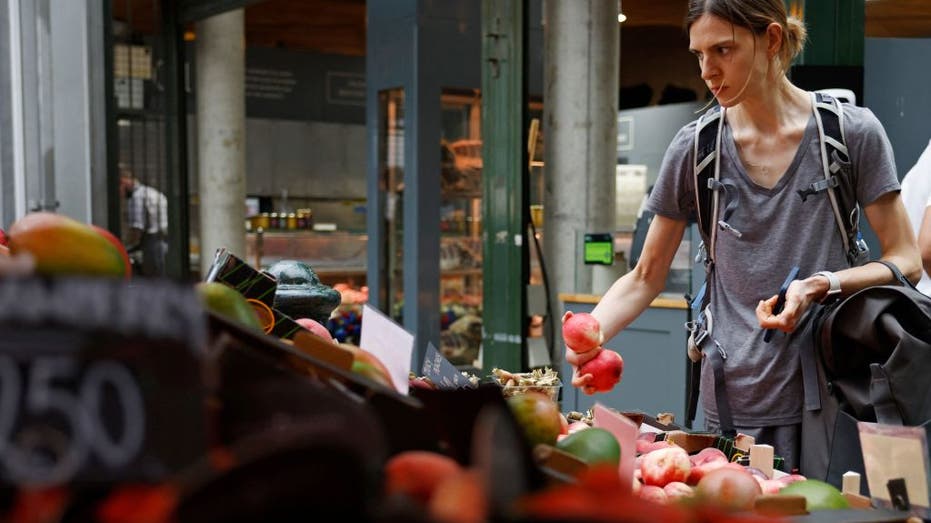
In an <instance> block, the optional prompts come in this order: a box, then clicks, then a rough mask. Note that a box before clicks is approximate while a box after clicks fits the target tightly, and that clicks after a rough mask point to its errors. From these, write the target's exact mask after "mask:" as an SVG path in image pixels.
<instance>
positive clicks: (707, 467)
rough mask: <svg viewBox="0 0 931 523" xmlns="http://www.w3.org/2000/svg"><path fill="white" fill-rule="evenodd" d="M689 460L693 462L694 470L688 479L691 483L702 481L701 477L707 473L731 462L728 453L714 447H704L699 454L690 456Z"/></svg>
mask: <svg viewBox="0 0 931 523" xmlns="http://www.w3.org/2000/svg"><path fill="white" fill-rule="evenodd" d="M689 460H690V461H691V462H692V470H691V472H689V478H688V480H687V481H686V483H688V484H689V485H695V484H697V483H698V482H699V481H701V478H703V477H705V474H708V473H709V472H711V471H712V470H716V469H719V468H721V467H724V466H725V465H727V464H728V463H729V462H728V460H727V454H725V453H723V452H721V451H720V450H718V449H716V448H714V447H708V448H704V449H702V450H701V452H699V453H698V454H695V455H693V456H689Z"/></svg>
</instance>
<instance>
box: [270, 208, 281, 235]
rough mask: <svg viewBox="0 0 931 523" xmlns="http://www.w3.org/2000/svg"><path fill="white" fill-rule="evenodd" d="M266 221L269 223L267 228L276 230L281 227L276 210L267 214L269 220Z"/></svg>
mask: <svg viewBox="0 0 931 523" xmlns="http://www.w3.org/2000/svg"><path fill="white" fill-rule="evenodd" d="M268 222H269V223H268V227H269V229H271V230H273V231H277V230H278V229H280V228H281V220H280V218H279V217H278V213H276V212H273V213H271V214H270V215H269V220H268Z"/></svg>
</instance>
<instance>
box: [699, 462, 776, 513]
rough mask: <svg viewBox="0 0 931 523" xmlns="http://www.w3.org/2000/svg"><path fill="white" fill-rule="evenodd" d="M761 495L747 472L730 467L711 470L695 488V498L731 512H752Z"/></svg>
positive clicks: (761, 490)
mask: <svg viewBox="0 0 931 523" xmlns="http://www.w3.org/2000/svg"><path fill="white" fill-rule="evenodd" d="M739 466H740V465H738V467H739ZM762 493H763V489H761V488H760V485H759V483H757V482H756V480H755V479H753V476H752V475H751V474H750V473H749V472H746V471H744V470H738V469H736V468H732V467H721V468H719V469H717V470H712V471H711V472H709V473H708V474H706V475H705V477H703V478H702V479H701V481H699V482H698V485H697V486H696V487H695V496H696V497H698V498H700V499H703V500H706V501H709V502H711V503H713V504H715V505H718V506H720V507H723V508H727V509H731V510H752V509H753V504H754V503H755V502H756V498H758V497H759V496H760V495H761V494H762Z"/></svg>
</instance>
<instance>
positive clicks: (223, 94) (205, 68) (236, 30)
mask: <svg viewBox="0 0 931 523" xmlns="http://www.w3.org/2000/svg"><path fill="white" fill-rule="evenodd" d="M244 27H245V25H244V18H243V10H242V9H236V10H233V11H228V12H226V13H223V14H220V15H216V16H213V17H211V18H208V19H206V20H203V21H201V22H198V23H197V29H196V33H197V44H196V55H195V60H196V62H195V68H196V89H197V90H196V96H197V103H196V105H197V158H198V162H197V167H198V178H199V185H198V195H199V199H200V254H201V256H200V266H201V271H202V273H205V272H206V270H207V268H208V267H209V266H210V264H211V263H212V262H213V254H214V252H216V250H217V249H218V248H221V247H225V248H226V249H228V250H229V251H230V252H232V253H233V254H235V255H236V256H239V257H240V258H243V259H245V254H246V252H245V251H246V248H245V244H246V238H245V227H244V221H245V198H246V144H245V141H246V102H245V96H246V95H245V92H246V91H245V71H246V63H245V62H246V58H245V29H244Z"/></svg>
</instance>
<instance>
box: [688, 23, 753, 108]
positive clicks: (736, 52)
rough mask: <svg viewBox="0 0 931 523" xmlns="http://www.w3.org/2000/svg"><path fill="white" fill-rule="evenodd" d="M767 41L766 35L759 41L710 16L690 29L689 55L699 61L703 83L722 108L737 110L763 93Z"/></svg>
mask: <svg viewBox="0 0 931 523" xmlns="http://www.w3.org/2000/svg"><path fill="white" fill-rule="evenodd" d="M766 41H767V39H766V36H765V35H763V36H761V37H757V36H755V35H753V33H751V32H750V30H749V29H747V28H745V27H740V26H737V25H734V24H732V23H730V22H728V21H727V20H724V19H722V18H718V17H717V16H714V15H710V14H706V15H702V16H701V17H700V18H699V19H698V20H696V21H695V22H694V23H693V24H692V26H691V27H690V28H689V51H691V52H692V54H694V55H695V56H696V58H698V66H699V67H700V68H701V77H702V80H704V81H705V85H707V86H708V89H710V90H711V92H712V93H713V94H714V96H715V98H717V99H718V103H719V104H720V105H721V106H722V107H733V106H735V105H737V104H739V103H740V102H741V101H743V100H745V99H746V98H747V97H752V96H755V94H756V93H757V92H758V91H759V90H760V88H761V86H762V85H763V84H764V81H765V79H766V73H767V71H768V60H767V49H766ZM748 78H749V82H748ZM745 84H746V89H744V85H745Z"/></svg>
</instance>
